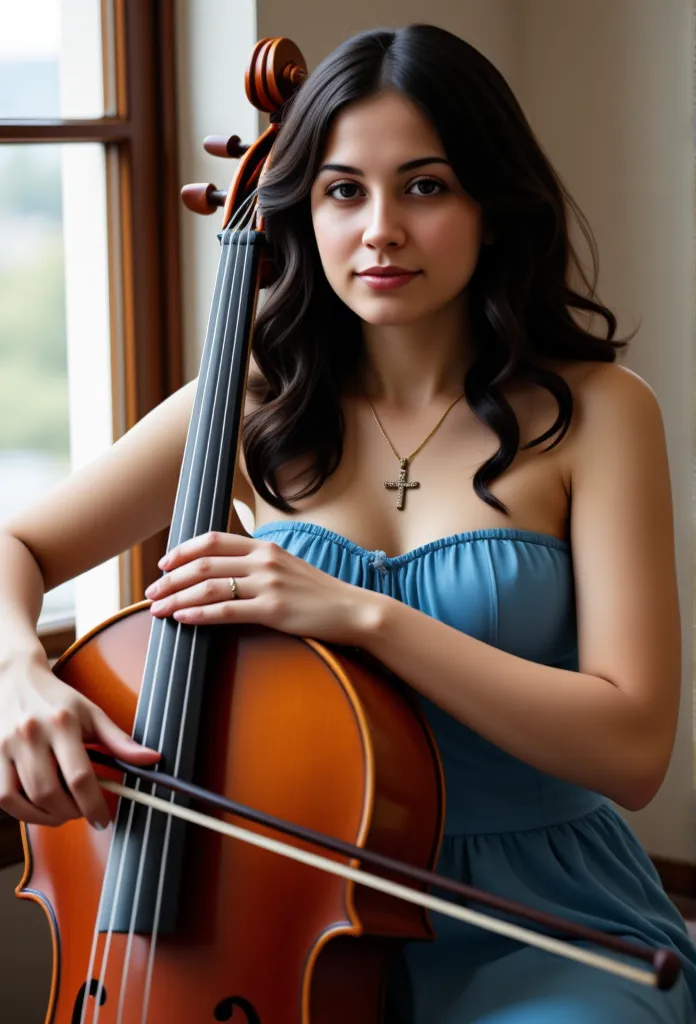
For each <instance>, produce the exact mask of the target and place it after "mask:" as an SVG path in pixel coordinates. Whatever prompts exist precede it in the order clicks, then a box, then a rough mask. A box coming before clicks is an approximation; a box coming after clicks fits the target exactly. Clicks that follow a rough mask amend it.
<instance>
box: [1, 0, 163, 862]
mask: <svg viewBox="0 0 696 1024" xmlns="http://www.w3.org/2000/svg"><path fill="white" fill-rule="evenodd" d="M110 9H111V11H112V15H111V17H110V18H107V14H109V11H110ZM102 15H103V17H102V24H103V25H107V24H110V25H111V27H112V29H113V33H114V38H113V40H105V43H106V45H105V46H104V51H105V59H104V68H105V72H104V73H105V77H107V76H108V75H109V73H110V72H111V70H112V68H113V77H114V79H115V95H114V97H113V99H114V108H115V114H114V115H113V116H106V117H101V118H95V119H91V120H87V119H84V120H80V119H75V120H55V119H36V120H24V119H22V120H8V119H5V120H2V119H0V145H6V144H11V143H16V144H19V143H35V144H41V143H44V144H45V143H70V142H100V143H103V144H104V146H105V147H106V169H107V171H106V173H107V180H106V188H107V218H108V235H109V237H108V253H109V257H108V258H109V299H110V311H111V312H110V315H111V340H112V359H111V365H112V400H113V410H114V416H113V421H114V422H113V436H114V439H116V438H118V437H120V436H121V435H122V434H124V433H125V432H126V431H127V430H129V429H130V428H131V427H132V426H134V424H135V423H137V422H138V420H140V419H141V418H142V417H143V416H144V415H145V414H146V413H147V412H149V411H150V410H151V409H153V408H154V407H155V406H156V405H159V403H160V402H161V401H163V399H165V398H166V397H167V396H168V395H170V394H172V393H173V392H174V391H176V390H177V389H178V388H179V387H181V385H182V384H183V342H182V327H181V323H182V317H181V305H180V296H181V269H180V240H179V213H180V204H181V200H180V182H179V174H178V140H177V130H176V59H175V35H174V0H112V4H109V2H108V0H102ZM109 43H110V44H111V48H112V49H111V50H110V51H107V46H108V44H109ZM108 52H110V54H111V58H112V61H113V63H111V62H110V61H109V60H108V59H107V53H108ZM105 94H106V95H108V90H107V89H105ZM166 540H167V533H166V531H162V532H160V533H158V534H157V535H156V536H154V537H151V538H150V539H149V540H147V541H145V542H144V543H143V544H140V545H138V546H137V547H135V548H133V549H131V550H130V551H129V552H126V553H124V555H122V556H121V558H120V559H119V575H120V598H121V605H122V606H125V605H128V604H131V603H133V602H134V601H137V600H140V599H141V598H142V595H143V591H144V590H145V588H146V587H147V586H148V584H149V583H151V582H152V581H153V580H154V579H156V578H157V576H158V575H159V570H158V568H157V561H158V559H159V558H161V556H162V554H163V553H164V551H165V548H166ZM39 637H40V639H41V641H42V643H43V645H44V649H45V650H46V653H47V655H48V657H49V658H51V659H54V658H57V657H59V655H60V654H61V653H62V652H63V651H64V650H65V649H66V648H67V647H69V646H70V644H71V643H72V642H73V641H74V640H75V623H74V621H65V622H60V623H52V624H51V626H50V627H48V628H40V629H39ZM21 857H22V849H21V843H20V840H19V828H18V825H17V822H16V821H15V820H14V819H12V818H8V817H7V816H3V815H2V812H0V868H2V867H5V866H7V865H8V864H12V863H15V862H16V861H17V860H20V859H21Z"/></svg>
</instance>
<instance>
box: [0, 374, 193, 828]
mask: <svg viewBox="0 0 696 1024" xmlns="http://www.w3.org/2000/svg"><path fill="white" fill-rule="evenodd" d="M195 386H196V382H195V381H192V382H191V383H190V384H187V385H186V386H185V387H183V388H181V389H180V390H179V391H177V392H176V393H175V394H174V395H172V396H171V397H170V398H168V399H167V400H166V401H164V402H162V403H161V405H159V406H158V407H157V408H156V409H154V410H153V411H152V412H150V413H149V414H148V415H147V416H145V417H143V419H142V420H141V421H139V422H138V423H137V424H136V425H135V426H134V427H133V428H132V429H131V430H130V431H129V432H128V433H127V434H126V435H124V437H122V438H121V439H120V440H119V441H117V442H116V443H115V444H114V445H113V446H112V448H110V449H109V450H108V451H107V452H106V453H105V454H104V455H102V456H100V457H99V458H98V459H96V460H95V461H94V462H92V463H90V464H89V465H87V466H85V467H84V468H83V469H81V470H79V471H78V472H76V473H74V474H73V475H71V476H70V477H68V478H67V479H66V480H64V481H63V482H62V483H60V484H58V485H57V486H56V487H54V488H53V489H52V490H50V491H49V492H48V493H47V494H46V495H45V496H44V497H42V498H41V500H39V501H38V502H36V503H35V504H33V505H31V506H30V507H29V508H26V509H23V510H22V511H21V512H19V513H17V514H16V515H15V516H13V517H12V518H11V519H10V520H8V521H6V522H5V523H3V524H1V525H0V808H2V809H3V810H5V811H7V812H8V813H9V814H12V815H14V816H15V817H18V818H21V819H22V820H23V821H28V822H35V823H38V824H46V825H58V824H60V823H62V822H63V821H65V820H66V819H68V818H75V817H80V816H82V815H85V816H86V817H87V818H88V819H89V820H90V821H91V822H92V823H95V824H101V825H106V824H107V823H108V821H109V814H108V809H107V805H106V802H105V800H104V798H103V794H102V791H101V788H100V786H99V784H98V783H97V781H96V777H95V774H94V771H93V769H92V764H91V761H90V760H89V758H88V756H87V754H86V753H85V750H84V745H83V744H84V743H85V742H90V741H93V742H99V743H103V744H104V745H105V746H106V747H107V748H108V749H110V750H111V751H112V753H114V754H115V755H116V756H118V757H121V758H122V759H124V760H130V761H132V762H133V763H139V764H143V765H144V764H147V763H152V762H153V761H154V760H156V758H157V756H158V755H156V754H155V753H152V752H147V751H146V749H145V748H143V747H141V746H140V745H139V744H136V743H135V742H134V741H133V740H131V739H130V737H129V736H128V735H127V734H126V733H124V732H122V730H121V729H119V728H118V727H117V726H116V725H115V723H114V722H112V721H111V720H110V719H109V718H108V717H107V716H106V714H105V713H104V712H103V711H101V709H100V708H98V707H97V706H96V705H95V704H93V703H92V702H91V701H89V700H87V698H86V697H83V696H82V695H81V694H79V693H77V692H76V691H75V690H73V689H72V688H71V687H69V686H67V685H66V684H65V683H62V682H61V681H60V680H58V679H57V677H56V676H54V675H53V673H52V672H51V670H50V667H49V663H48V660H47V658H46V656H45V654H44V651H43V647H42V646H41V643H40V641H39V639H38V637H37V633H36V623H37V620H38V617H39V613H40V611H41V603H42V600H43V595H44V593H45V592H46V591H48V590H52V589H53V588H54V587H57V586H58V585H59V584H61V583H64V582H65V581H66V580H69V579H73V578H74V577H75V576H79V575H80V574H81V573H83V572H86V571H87V570H88V569H91V568H93V567H94V566H96V565H99V564H101V563H102V562H104V561H106V560H107V559H109V558H112V557H113V556H115V555H117V554H119V553H121V552H122V551H125V550H127V549H128V548H130V547H132V546H133V545H134V544H137V543H139V542H140V541H142V540H145V539H146V538H147V537H150V536H152V535H153V534H155V533H157V532H158V531H159V530H161V529H163V528H164V527H166V526H167V525H168V524H169V522H170V521H171V515H172V509H173V505H174V498H175V496H176V487H177V483H178V479H179V472H180V468H181V460H182V456H183V451H184V446H185V443H186V433H187V430H188V423H189V419H190V415H191V409H192V405H193V398H194V394H195ZM57 767H59V768H60V771H61V773H62V775H63V777H64V779H65V786H66V787H67V788H64V787H63V786H62V785H61V781H60V778H59V775H58V771H57Z"/></svg>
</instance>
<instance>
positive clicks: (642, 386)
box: [551, 361, 664, 471]
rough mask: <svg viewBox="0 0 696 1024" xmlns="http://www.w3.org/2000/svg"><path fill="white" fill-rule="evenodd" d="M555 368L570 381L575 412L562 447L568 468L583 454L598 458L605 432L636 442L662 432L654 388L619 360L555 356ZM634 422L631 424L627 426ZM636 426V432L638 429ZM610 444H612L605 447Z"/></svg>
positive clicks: (608, 434) (658, 405)
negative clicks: (582, 360) (562, 358)
mask: <svg viewBox="0 0 696 1024" xmlns="http://www.w3.org/2000/svg"><path fill="white" fill-rule="evenodd" d="M551 368H552V369H553V370H554V371H555V372H556V373H558V375H559V376H560V377H562V378H563V380H564V381H565V382H566V384H568V386H569V388H570V391H571V394H572V398H573V417H572V422H571V426H570V429H569V431H568V435H567V438H566V441H565V442H564V447H565V450H566V455H567V462H568V466H569V470H571V471H572V468H573V466H574V465H576V464H577V462H578V460H582V459H583V457H592V458H597V457H598V455H599V452H598V451H597V448H596V445H597V444H598V443H599V441H600V439H601V438H602V437H604V438H605V439H606V440H610V438H611V436H613V435H618V436H619V437H624V438H625V440H626V441H627V442H629V435H630V437H631V438H632V442H629V443H634V444H640V443H641V441H645V440H647V439H648V438H652V439H653V440H655V435H656V434H657V436H658V438H663V437H664V429H663V421H662V411H661V409H660V404H659V401H658V399H657V395H656V394H655V391H654V390H653V388H651V387H650V385H649V384H648V383H647V381H645V380H644V379H643V378H642V377H641V376H639V374H637V373H635V372H634V371H633V370H629V369H628V367H626V366H622V365H620V364H619V363H597V362H580V363H578V362H570V361H564V362H556V363H554V364H552V365H551ZM629 425H630V430H629V429H628V428H629ZM636 431H637V433H635V432H636ZM609 450H611V446H610V448H609V449H607V451H609Z"/></svg>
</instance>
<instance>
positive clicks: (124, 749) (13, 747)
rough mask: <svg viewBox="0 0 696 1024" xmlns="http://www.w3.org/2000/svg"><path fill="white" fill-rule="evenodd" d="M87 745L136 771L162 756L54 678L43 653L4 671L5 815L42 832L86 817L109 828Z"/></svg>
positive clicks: (1, 785) (0, 774) (0, 805)
mask: <svg viewBox="0 0 696 1024" xmlns="http://www.w3.org/2000/svg"><path fill="white" fill-rule="evenodd" d="M85 743H99V744H101V745H102V746H104V747H105V748H106V749H107V750H108V751H109V753H111V754H112V755H113V756H114V757H118V758H120V759H121V760H123V761H128V762H130V763H132V764H136V765H142V766H146V765H150V764H153V763H155V762H156V761H157V760H159V757H160V755H159V753H158V752H157V751H155V750H150V749H148V748H147V747H143V746H141V745H140V744H139V743H136V742H135V740H132V739H131V738H130V736H128V734H127V733H125V732H123V730H122V729H120V728H119V727H118V726H117V725H116V724H115V723H114V722H112V720H111V719H110V718H109V717H108V716H107V715H106V714H105V712H104V711H102V710H101V708H99V707H97V705H96V704H94V703H92V701H90V700H88V699H87V697H84V696H83V695H82V694H80V693H78V692H77V690H74V689H73V688H72V687H71V686H68V685H67V683H62V682H61V681H60V680H59V679H58V678H57V677H56V676H54V675H53V673H52V672H51V669H50V667H49V664H48V661H47V659H46V657H45V655H44V654H43V652H40V653H36V654H31V655H28V656H25V657H21V658H17V657H15V658H12V659H9V660H8V662H6V663H5V664H4V665H3V666H2V667H0V809H1V810H3V811H6V812H7V813H8V814H11V815H12V816H13V817H15V818H19V819H20V820H21V821H25V822H28V823H31V824H36V825H62V824H63V822H65V821H68V820H70V819H72V818H80V817H82V816H84V817H85V818H87V819H88V821H89V822H90V823H91V824H92V825H94V826H95V827H96V828H106V826H107V825H108V824H109V822H110V820H111V818H110V815H109V810H108V807H107V804H106V800H105V799H104V794H103V790H102V789H101V787H100V785H99V783H98V782H97V777H96V775H95V773H94V767H93V765H92V762H91V761H90V759H89V756H88V754H87V752H86V750H85V748H84V744H85ZM59 772H60V774H61V775H62V777H63V779H64V780H65V783H64V785H63V784H62V783H61V778H60V775H59Z"/></svg>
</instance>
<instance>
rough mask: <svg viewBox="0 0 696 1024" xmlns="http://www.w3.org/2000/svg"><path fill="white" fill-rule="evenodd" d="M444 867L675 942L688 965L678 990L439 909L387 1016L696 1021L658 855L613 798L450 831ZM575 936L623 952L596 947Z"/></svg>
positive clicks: (429, 1020) (598, 1023) (520, 898)
mask: <svg viewBox="0 0 696 1024" xmlns="http://www.w3.org/2000/svg"><path fill="white" fill-rule="evenodd" d="M437 870H438V873H440V874H443V875H446V876H448V877H450V878H456V879H458V880H461V881H463V882H466V883H467V884H470V885H473V886H474V887H476V888H478V889H483V890H486V891H488V892H494V893H496V894H497V895H502V896H505V897H506V898H508V899H510V900H514V901H517V902H520V903H524V904H526V905H527V906H530V907H533V908H534V909H538V910H542V911H546V912H548V913H551V914H555V915H556V916H560V917H563V918H566V919H569V920H571V921H573V922H574V923H577V924H582V925H585V926H587V927H591V928H598V929H599V930H601V931H604V932H608V933H609V934H612V935H615V936H617V937H622V938H625V939H626V940H627V941H629V942H638V943H641V944H643V943H647V944H649V945H651V946H668V947H670V948H672V949H674V950H676V951H677V952H678V954H679V955H680V959H681V961H682V965H683V973H682V975H681V977H680V979H679V981H678V982H677V984H676V985H675V986H674V987H673V988H672V989H671V990H669V991H660V990H658V989H657V988H649V987H646V986H644V985H642V984H639V983H636V982H634V981H631V980H626V979H624V978H621V977H619V976H617V975H614V974H610V973H607V972H605V971H603V970H599V969H597V968H593V967H590V966H587V965H585V964H582V963H578V962H577V961H573V960H567V959H565V958H561V957H559V956H557V955H555V954H552V953H549V952H546V951H545V950H540V949H538V948H536V947H533V946H529V945H525V944H522V943H519V942H516V941H513V940H511V939H509V938H507V937H503V936H499V935H495V934H493V933H490V932H487V931H484V930H482V929H480V928H477V927H475V926H473V925H468V924H464V923H462V922H459V921H455V920H453V919H452V918H449V917H447V916H445V915H441V914H432V915H431V920H432V922H433V925H434V927H435V930H436V940H435V941H434V942H418V943H415V942H413V943H409V944H408V945H407V946H406V948H405V950H404V954H403V957H402V958H401V960H400V962H399V963H398V964H397V966H396V967H395V969H394V971H393V973H392V976H391V983H390V989H389V998H388V1006H389V1010H388V1014H387V1021H388V1024H473V1022H474V1021H475V1022H477V1024H620V1022H624V1021H625V1022H626V1024H648V1022H664V1024H693V1022H694V1021H696V1012H695V1011H694V1001H693V1000H692V994H691V992H692V991H694V990H696V955H695V952H694V946H693V944H692V942H691V940H690V938H689V936H688V933H687V931H686V927H685V925H684V922H683V919H682V917H681V915H680V914H679V912H678V911H677V909H676V908H675V907H674V905H673V904H672V903H671V901H670V900H669V899H668V897H667V895H666V894H665V892H664V890H663V888H662V884H661V882H660V879H659V876H658V875H657V873H656V871H655V869H654V867H653V865H652V862H651V861H650V859H649V857H648V856H647V855H646V853H645V852H644V850H643V848H642V846H641V845H640V844H639V843H638V841H637V839H636V838H635V836H634V834H633V832H632V831H631V830H630V828H629V827H628V826H627V825H626V823H625V822H624V821H623V819H622V818H621V817H620V815H619V814H618V813H617V812H616V811H615V809H614V808H613V807H612V806H611V805H610V804H608V803H605V804H602V805H601V806H600V807H599V808H597V809H595V810H593V811H590V812H589V813H587V814H584V815H582V816H581V817H579V818H576V819H573V820H571V821H568V822H565V823H562V824H557V825H553V826H550V827H545V828H538V829H528V830H523V831H519V832H513V833H490V834H486V835H476V836H471V835H467V836H456V835H446V836H445V837H444V840H443V845H442V848H441V853H440V858H439V861H438V865H437ZM438 895H442V896H443V897H444V898H447V899H451V898H452V897H451V896H448V895H447V894H446V893H445V892H442V893H438ZM471 906H472V909H475V910H480V911H482V912H484V913H490V911H488V910H486V908H485V907H482V906H481V905H473V904H472V905H471ZM518 923H520V924H524V922H523V921H519V922H518ZM528 927H530V928H532V929H534V927H535V926H534V925H529V926H528ZM556 934H557V937H559V938H564V937H563V936H562V935H561V934H560V933H556ZM575 944H576V945H579V946H583V947H585V948H587V949H591V950H592V951H593V952H596V953H602V954H605V955H606V956H607V957H609V958H613V959H617V956H616V954H613V953H611V952H609V951H606V950H602V949H600V948H598V947H597V946H595V945H588V944H587V943H584V942H576V943H575ZM626 962H627V963H630V964H631V965H632V966H634V967H639V968H641V967H644V968H646V969H648V965H647V964H644V963H642V962H641V961H638V960H634V959H627V960H626ZM690 989H691V991H690Z"/></svg>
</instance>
